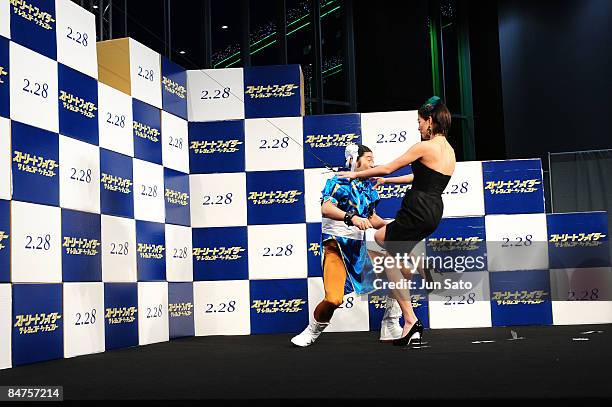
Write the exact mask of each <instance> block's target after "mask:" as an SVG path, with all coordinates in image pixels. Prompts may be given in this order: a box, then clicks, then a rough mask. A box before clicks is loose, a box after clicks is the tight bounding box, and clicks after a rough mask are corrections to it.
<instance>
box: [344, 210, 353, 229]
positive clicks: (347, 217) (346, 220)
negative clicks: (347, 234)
mask: <svg viewBox="0 0 612 407" xmlns="http://www.w3.org/2000/svg"><path fill="white" fill-rule="evenodd" d="M353 216H355V212H354V211H352V210H348V211H347V212H346V213H345V214H344V223H346V225H347V226H353V221H352V220H351V218H352V217H353Z"/></svg>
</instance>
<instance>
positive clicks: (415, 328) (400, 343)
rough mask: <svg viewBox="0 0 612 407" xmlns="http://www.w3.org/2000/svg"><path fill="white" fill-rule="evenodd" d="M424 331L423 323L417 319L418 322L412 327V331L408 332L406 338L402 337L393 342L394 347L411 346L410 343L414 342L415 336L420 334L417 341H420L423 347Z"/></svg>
mask: <svg viewBox="0 0 612 407" xmlns="http://www.w3.org/2000/svg"><path fill="white" fill-rule="evenodd" d="M423 329H424V327H423V324H422V323H421V321H420V320H418V319H417V321H416V322H415V323H414V325H412V327H411V328H410V331H408V333H407V334H406V336H402V337H401V338H399V339H395V340H393V345H394V346H406V345H410V341H411V340H412V337H413V336H414V334H416V333H417V332H418V333H419V337H418V338H417V339H418V341H419V346H421V340H422V338H423Z"/></svg>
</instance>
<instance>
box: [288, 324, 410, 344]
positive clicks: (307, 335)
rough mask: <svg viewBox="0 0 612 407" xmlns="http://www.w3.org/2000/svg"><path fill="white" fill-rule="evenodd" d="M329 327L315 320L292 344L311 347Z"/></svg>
mask: <svg viewBox="0 0 612 407" xmlns="http://www.w3.org/2000/svg"><path fill="white" fill-rule="evenodd" d="M328 325H329V322H317V321H315V320H313V321H312V322H311V323H309V324H308V326H307V327H306V329H304V330H303V331H302V333H301V334H299V335H296V336H294V337H293V338H291V343H293V344H294V345H295V346H301V347H305V346H310V345H312V344H313V343H314V341H316V340H317V338H318V337H319V335H321V333H322V332H323V331H324V330H325V328H327V326H328ZM400 333H401V332H400Z"/></svg>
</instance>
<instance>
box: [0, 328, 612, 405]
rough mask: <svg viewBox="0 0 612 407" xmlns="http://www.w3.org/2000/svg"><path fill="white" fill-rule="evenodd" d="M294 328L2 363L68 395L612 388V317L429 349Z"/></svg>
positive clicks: (426, 393)
mask: <svg viewBox="0 0 612 407" xmlns="http://www.w3.org/2000/svg"><path fill="white" fill-rule="evenodd" d="M511 329H513V330H515V331H516V332H517V334H518V336H519V337H524V339H519V340H508V339H509V338H511V332H510V330H511ZM585 331H602V332H592V333H584V332H585ZM291 336H292V335H289V334H286V335H258V336H241V337H197V338H186V339H178V340H173V341H171V342H166V343H160V344H154V345H147V346H142V347H136V348H130V349H121V350H115V351H109V352H105V353H100V354H96V355H88V356H80V357H77V358H72V359H63V360H54V361H49V362H43V363H38V364H33V365H27V366H20V367H16V368H12V369H7V370H3V371H0V385H26V384H31V385H63V386H64V398H65V400H75V399H192V400H193V399H203V398H214V399H219V398H283V399H291V398H351V399H362V400H363V399H364V398H366V399H367V398H385V399H389V398H453V399H457V398H491V397H503V398H515V397H518V398H534V397H535V398H539V397H547V398H548V397H552V398H566V397H572V398H573V397H580V398H582V397H596V398H602V397H605V398H608V397H612V384H611V382H610V377H611V376H610V366H612V352H611V349H612V326H611V325H591V326H586V325H584V326H567V327H564V326H548V327H513V328H483V329H480V328H479V329H452V330H434V331H425V336H424V341H426V342H427V345H428V347H424V348H423V349H408V348H397V347H393V346H391V345H389V344H380V343H378V342H377V339H378V336H377V333H375V332H361V333H326V334H323V336H322V337H321V338H320V340H319V341H318V342H317V343H316V344H315V345H313V346H311V347H309V348H304V349H301V348H293V347H292V346H291V344H290V342H289V338H290V337H291ZM573 338H587V339H588V340H579V341H576V340H573ZM483 340H493V341H495V342H492V343H480V344H474V343H472V342H473V341H483Z"/></svg>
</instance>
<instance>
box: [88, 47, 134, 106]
mask: <svg viewBox="0 0 612 407" xmlns="http://www.w3.org/2000/svg"><path fill="white" fill-rule="evenodd" d="M96 45H97V49H98V80H99V81H100V82H102V83H104V84H106V85H108V86H111V87H113V88H115V89H117V90H120V91H121V92H123V93H125V94H128V95H131V94H132V88H131V84H130V43H129V39H128V38H121V39H117V40H110V41H102V42H98V43H97V44H96Z"/></svg>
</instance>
